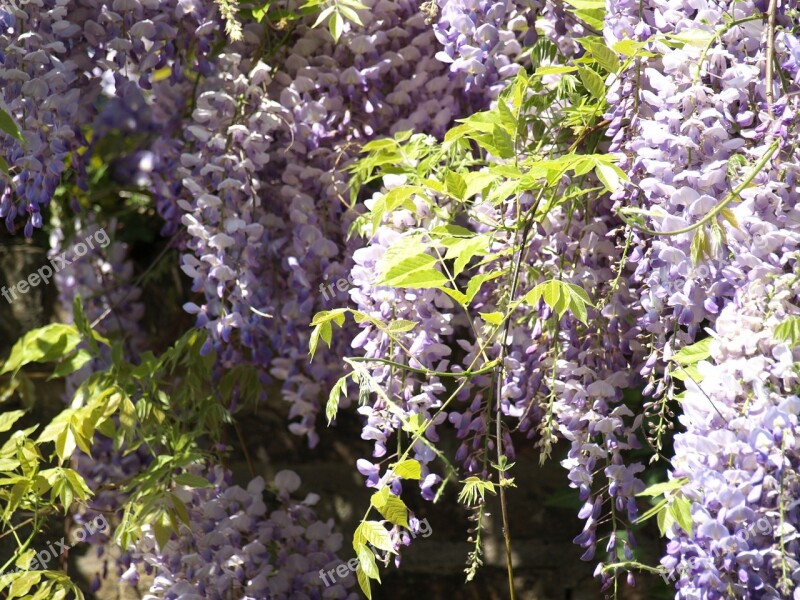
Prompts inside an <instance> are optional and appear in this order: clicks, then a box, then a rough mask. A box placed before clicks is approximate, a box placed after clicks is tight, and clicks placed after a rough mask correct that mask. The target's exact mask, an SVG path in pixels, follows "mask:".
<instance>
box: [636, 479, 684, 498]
mask: <svg viewBox="0 0 800 600" xmlns="http://www.w3.org/2000/svg"><path fill="white" fill-rule="evenodd" d="M688 481H689V480H688V479H687V478H685V477H683V478H681V479H673V480H671V481H662V482H660V483H655V484H653V485H651V486H650V487H648V488H646V489H644V490H642V491H641V492H639V493H638V494H636V495H637V496H661V495H663V494H664V493H665V492H672V491H675V490H678V489H680V488H681V487H683V485H684V484H685V483H686V482H688Z"/></svg>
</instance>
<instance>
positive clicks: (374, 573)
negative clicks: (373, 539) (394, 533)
mask: <svg viewBox="0 0 800 600" xmlns="http://www.w3.org/2000/svg"><path fill="white" fill-rule="evenodd" d="M356 554H357V555H358V564H359V567H360V569H361V570H362V571H363V572H364V574H365V575H366V576H367V577H369V578H370V579H377V580H378V583H380V581H381V575H380V572H379V571H378V565H377V564H375V554H374V553H373V552H372V550H370V549H369V546H367V545H366V544H359V546H358V548H356Z"/></svg>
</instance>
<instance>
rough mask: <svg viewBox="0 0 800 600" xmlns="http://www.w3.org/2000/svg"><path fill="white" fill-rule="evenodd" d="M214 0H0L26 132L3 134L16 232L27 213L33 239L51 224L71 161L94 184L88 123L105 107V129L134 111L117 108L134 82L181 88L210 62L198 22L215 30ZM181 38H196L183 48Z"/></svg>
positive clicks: (2, 212)
mask: <svg viewBox="0 0 800 600" xmlns="http://www.w3.org/2000/svg"><path fill="white" fill-rule="evenodd" d="M211 5H212V10H211V11H210V12H209V11H208V10H207V9H203V8H202V7H201V5H200V4H199V3H198V2H194V1H192V0H177V1H175V2H167V3H162V2H155V3H154V2H149V1H144V2H140V1H139V0H125V1H118V2H116V3H114V4H113V6H104V5H103V3H95V2H91V1H90V0H87V1H77V0H46V1H43V2H24V3H22V4H21V8H17V7H16V6H15V5H14V4H13V3H12V4H10V5H9V4H6V5H5V6H4V7H3V8H0V49H1V50H0V87H2V90H3V91H2V102H0V108H3V109H4V110H6V112H8V113H9V114H10V115H11V116H12V117H13V118H15V120H16V122H17V124H18V125H19V128H20V132H21V137H22V140H18V139H16V138H14V137H12V136H11V135H8V134H5V133H3V134H0V151H2V155H3V158H4V159H5V161H6V162H7V163H8V166H9V172H8V173H7V174H6V173H0V184H1V185H0V189H1V190H2V192H0V218H4V219H5V223H6V227H7V228H8V229H9V231H12V232H13V231H14V229H15V227H16V223H17V222H18V221H22V220H24V221H25V235H26V236H27V237H30V236H31V235H32V234H33V230H34V229H35V228H41V227H42V224H43V218H42V209H43V208H44V207H46V206H47V205H48V204H49V203H50V201H51V199H52V198H53V194H54V193H55V190H56V187H57V186H58V185H59V184H60V183H61V180H62V176H63V175H65V174H66V173H67V165H69V166H70V167H71V169H70V173H72V174H74V176H75V184H76V185H77V186H78V188H80V189H83V190H86V189H87V185H88V183H87V180H86V172H85V165H86V160H87V158H88V157H89V156H91V153H90V152H86V150H87V148H88V147H89V146H90V143H89V140H87V138H86V135H85V133H86V129H85V128H86V126H87V125H90V124H92V123H93V121H95V118H96V117H98V115H99V117H98V121H97V132H96V133H97V134H100V135H102V133H103V131H104V130H107V128H108V127H109V125H113V124H117V125H119V124H120V123H121V122H124V121H126V120H129V118H130V117H131V115H130V114H126V113H125V112H123V111H118V110H116V108H117V107H118V105H117V100H119V101H121V102H123V103H125V102H126V101H127V102H128V103H129V101H130V97H131V95H132V94H135V91H132V90H131V86H134V87H138V88H140V89H142V90H152V89H153V88H154V85H156V86H157V84H154V80H157V81H160V82H162V84H161V86H157V87H162V88H163V87H164V86H163V84H164V82H168V83H169V84H170V85H171V86H175V87H177V88H178V89H180V88H181V85H180V84H185V83H187V82H188V78H187V73H186V72H185V71H186V70H187V69H192V70H199V71H200V72H203V71H204V70H207V69H208V61H207V60H206V55H207V54H208V53H209V51H210V44H209V43H208V41H207V40H206V39H205V38H202V37H200V38H199V39H200V40H202V41H203V42H204V44H203V43H195V41H196V40H198V35H196V34H195V32H196V31H198V25H199V28H200V30H202V29H203V28H205V30H206V31H207V32H208V31H209V29H210V30H211V31H213V30H214V28H215V21H213V20H212V17H213V15H214V9H213V3H211ZM201 34H202V31H201ZM177 40H184V41H186V42H187V43H188V44H190V46H188V47H180V46H179V45H178V44H179V42H178V41H177ZM190 57H191V58H190ZM183 87H186V86H183ZM172 95H174V93H173V94H172ZM166 96H167V97H168V96H170V94H166ZM166 99H167V98H159V102H158V105H159V109H158V110H160V111H166V112H165V113H162V114H160V115H159V116H162V117H166V118H163V119H161V123H162V124H163V125H164V129H165V130H166V133H170V132H172V131H174V127H175V125H174V123H175V121H176V120H175V119H174V115H175V113H174V112H172V111H171V110H170V108H171V107H172V106H174V103H171V102H165V101H164V100H166ZM104 106H105V110H104ZM143 116H144V115H142V114H137V115H136V116H135V117H134V120H135V121H136V120H139V119H141V118H142V117H143ZM109 121H111V123H110V122H109ZM126 125H127V126H128V127H130V124H126ZM139 133H141V131H139Z"/></svg>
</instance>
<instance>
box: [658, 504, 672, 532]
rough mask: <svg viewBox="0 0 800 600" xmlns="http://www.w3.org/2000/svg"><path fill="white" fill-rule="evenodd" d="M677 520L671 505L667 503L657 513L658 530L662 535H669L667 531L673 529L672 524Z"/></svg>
mask: <svg viewBox="0 0 800 600" xmlns="http://www.w3.org/2000/svg"><path fill="white" fill-rule="evenodd" d="M674 522H675V517H674V516H673V514H672V511H671V510H670V506H668V505H667V504H665V505H664V506H663V507H662V509H661V510H659V512H658V514H657V515H656V523H658V531H659V532H660V533H661V535H662V537H663V536H665V535H667V531H669V530H670V529H672V524H673V523H674Z"/></svg>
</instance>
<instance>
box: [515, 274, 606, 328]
mask: <svg viewBox="0 0 800 600" xmlns="http://www.w3.org/2000/svg"><path fill="white" fill-rule="evenodd" d="M542 298H543V299H544V302H545V304H547V305H548V306H549V307H550V308H552V309H553V312H555V313H556V314H557V315H558V316H559V317H561V316H563V315H564V313H565V312H567V309H569V310H570V311H571V312H572V314H573V315H575V317H576V318H577V319H579V320H580V321H581V322H583V323H586V316H587V312H586V306H587V305H589V306H592V303H591V301H590V300H589V296H588V294H587V293H586V291H585V290H584V289H583V288H581V287H580V286H578V285H575V284H574V283H566V282H564V281H559V280H557V279H551V280H550V281H545V282H544V283H540V284H539V285H537V286H536V287H534V288H533V289H532V290H531V291H530V292H528V293H527V294H525V296H523V297H522V301H523V302H526V303H528V304H530V305H531V306H536V304H537V303H538V302H539V300H540V299H542Z"/></svg>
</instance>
